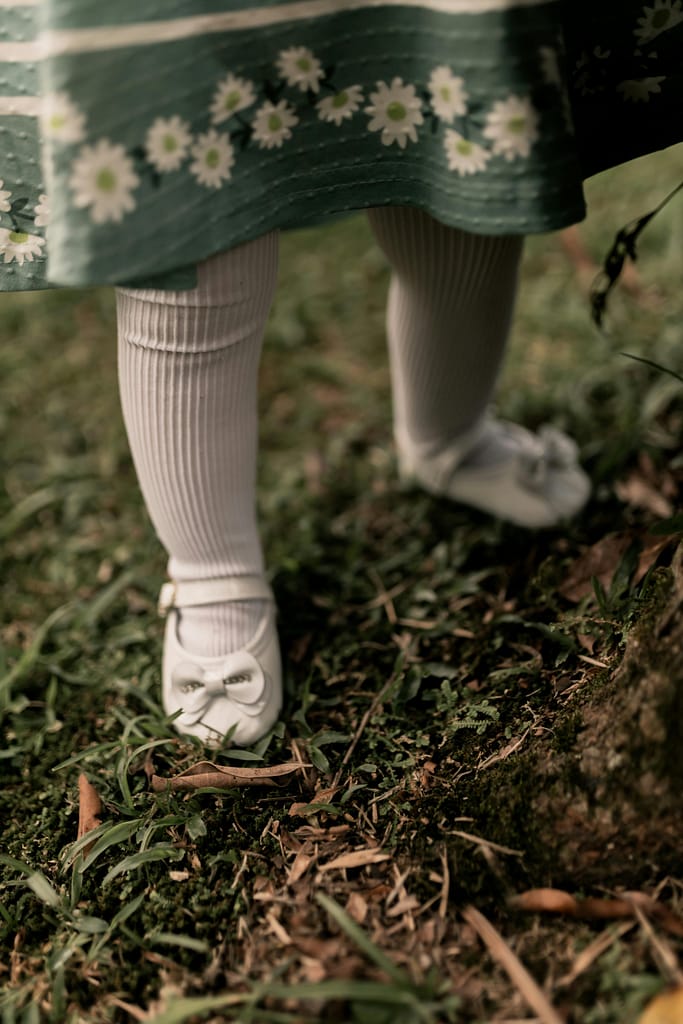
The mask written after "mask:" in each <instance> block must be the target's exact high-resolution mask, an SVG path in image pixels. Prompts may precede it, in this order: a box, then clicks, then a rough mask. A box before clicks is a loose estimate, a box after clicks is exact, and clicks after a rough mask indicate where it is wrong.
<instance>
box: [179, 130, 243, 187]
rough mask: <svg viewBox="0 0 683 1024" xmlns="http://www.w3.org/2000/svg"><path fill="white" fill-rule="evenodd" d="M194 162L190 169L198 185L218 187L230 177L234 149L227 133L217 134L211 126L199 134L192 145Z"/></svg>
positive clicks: (233, 161) (233, 160)
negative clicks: (202, 133) (205, 131)
mask: <svg viewBox="0 0 683 1024" xmlns="http://www.w3.org/2000/svg"><path fill="white" fill-rule="evenodd" d="M192 156H193V157H194V162H193V163H192V164H190V170H191V172H192V174H194V176H195V178H196V179H197V181H198V182H199V184H200V185H205V186H206V187H207V188H220V187H221V185H222V184H223V182H224V181H227V180H228V179H229V178H230V172H231V170H232V167H233V164H234V163H235V151H234V149H233V148H232V143H231V142H230V139H229V138H228V136H227V135H219V133H218V132H217V131H215V130H214V129H213V128H212V129H211V131H209V132H207V133H206V135H200V136H199V138H198V139H197V142H196V144H195V145H194V146H193V147H192Z"/></svg>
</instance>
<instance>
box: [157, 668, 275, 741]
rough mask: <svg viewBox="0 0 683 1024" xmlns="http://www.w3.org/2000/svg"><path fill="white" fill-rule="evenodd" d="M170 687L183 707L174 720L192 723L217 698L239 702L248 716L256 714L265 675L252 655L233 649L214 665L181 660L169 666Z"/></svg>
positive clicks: (234, 702) (258, 710)
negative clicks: (171, 666) (214, 666)
mask: <svg viewBox="0 0 683 1024" xmlns="http://www.w3.org/2000/svg"><path fill="white" fill-rule="evenodd" d="M171 686H172V690H173V693H174V695H175V698H176V700H177V702H178V704H179V705H180V707H182V709H183V710H182V714H181V715H180V716H179V719H178V720H179V721H181V722H182V723H183V724H184V725H194V724H195V723H196V722H198V721H199V720H200V719H201V718H202V717H203V716H204V715H205V714H206V712H207V710H208V709H209V707H210V706H211V704H212V703H213V701H214V700H217V699H219V698H224V699H226V700H228V701H230V703H232V704H237V705H239V706H240V708H241V710H242V711H244V712H245V713H246V714H248V715H257V714H259V713H260V710H261V708H260V704H259V702H261V701H262V698H263V696H264V691H265V689H266V677H265V675H264V672H263V670H262V668H261V666H260V665H259V663H258V662H257V660H256V658H255V657H254V656H253V654H249V652H248V651H237V652H236V653H235V654H229V655H227V657H226V658H225V659H224V660H223V661H222V662H221V664H220V665H218V666H217V667H216V668H205V667H204V666H202V665H196V664H193V663H192V662H181V664H179V665H176V667H175V668H174V669H173V672H172V675H171ZM256 705H259V706H256Z"/></svg>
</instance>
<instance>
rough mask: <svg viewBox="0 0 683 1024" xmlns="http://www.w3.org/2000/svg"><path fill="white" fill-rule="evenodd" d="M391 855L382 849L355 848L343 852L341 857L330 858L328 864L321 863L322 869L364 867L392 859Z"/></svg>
mask: <svg viewBox="0 0 683 1024" xmlns="http://www.w3.org/2000/svg"><path fill="white" fill-rule="evenodd" d="M390 858H391V855H390V854H388V853H382V851H381V850H379V849H377V848H375V849H367V850H353V851H352V852H351V853H342V855H341V856H340V857H335V858H334V860H329V861H328V862H327V864H321V865H320V870H321V871H334V870H335V869H340V870H341V869H342V868H362V867H364V866H365V865H366V864H379V863H380V861H383V860H390Z"/></svg>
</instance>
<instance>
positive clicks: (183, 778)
mask: <svg viewBox="0 0 683 1024" xmlns="http://www.w3.org/2000/svg"><path fill="white" fill-rule="evenodd" d="M304 768H310V765H304V764H300V763H299V762H298V761H290V762H288V763H287V764H274V765H270V766H269V767H268V768H235V767H233V766H232V765H230V767H226V766H225V765H221V764H213V762H211V761H198V762H197V764H193V765H191V766H190V767H189V768H186V769H185V771H184V772H181V773H180V774H179V775H175V776H174V777H173V778H171V779H164V778H161V777H160V776H159V775H153V776H152V789H153V790H154V792H155V793H161V792H163V791H164V790H168V789H171V790H177V789H203V788H204V787H211V788H212V789H232V788H233V787H234V786H276V785H277V782H276V781H275V780H276V779H280V778H283V777H284V776H286V775H294V774H301V773H302V771H303V769H304Z"/></svg>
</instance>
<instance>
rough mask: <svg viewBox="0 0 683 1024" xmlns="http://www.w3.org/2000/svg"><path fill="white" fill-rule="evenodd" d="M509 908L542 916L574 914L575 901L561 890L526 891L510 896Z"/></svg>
mask: <svg viewBox="0 0 683 1024" xmlns="http://www.w3.org/2000/svg"><path fill="white" fill-rule="evenodd" d="M510 906H511V907H513V908H514V909H515V910H525V911H532V912H534V911H535V912H537V913H543V914H571V915H572V917H573V916H574V915H575V914H576V906H577V904H576V900H575V899H574V897H573V896H570V895H569V893H568V892H564V891H563V890H562V889H527V891H526V892H520V893H518V895H517V896H512V897H511V899H510Z"/></svg>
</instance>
